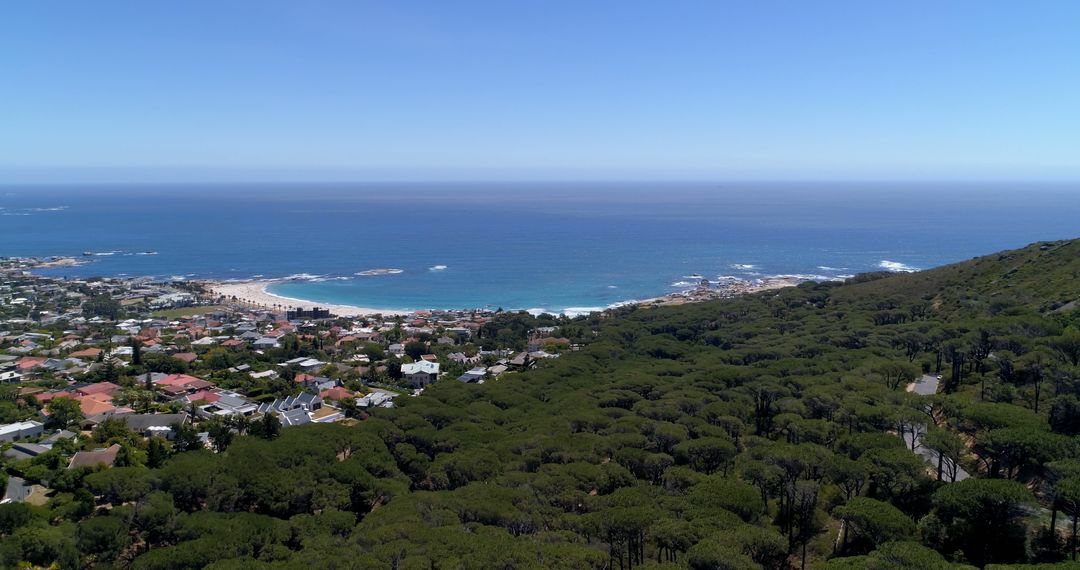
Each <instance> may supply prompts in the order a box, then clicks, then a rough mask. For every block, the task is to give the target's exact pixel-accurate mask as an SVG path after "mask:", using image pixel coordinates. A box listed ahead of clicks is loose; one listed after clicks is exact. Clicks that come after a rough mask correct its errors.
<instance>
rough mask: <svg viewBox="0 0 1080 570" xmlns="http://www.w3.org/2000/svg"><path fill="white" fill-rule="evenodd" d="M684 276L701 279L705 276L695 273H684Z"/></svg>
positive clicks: (685, 277)
mask: <svg viewBox="0 0 1080 570" xmlns="http://www.w3.org/2000/svg"><path fill="white" fill-rule="evenodd" d="M682 278H683V279H699V280H700V279H704V278H705V276H703V275H699V274H697V273H694V274H692V275H683V276H682Z"/></svg>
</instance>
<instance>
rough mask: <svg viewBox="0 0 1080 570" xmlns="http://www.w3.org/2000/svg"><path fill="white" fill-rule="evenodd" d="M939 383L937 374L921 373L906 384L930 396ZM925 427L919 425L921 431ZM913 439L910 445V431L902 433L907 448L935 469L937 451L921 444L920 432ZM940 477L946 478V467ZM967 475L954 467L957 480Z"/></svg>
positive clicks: (913, 390) (967, 475)
mask: <svg viewBox="0 0 1080 570" xmlns="http://www.w3.org/2000/svg"><path fill="white" fill-rule="evenodd" d="M940 383H941V381H940V380H939V379H938V377H937V376H935V375H933V374H923V375H922V377H920V378H919V379H918V380H916V381H915V382H912V383H911V384H910V385H909V386H908V388H909V391H911V392H914V393H915V394H918V395H920V396H932V395H934V394H937V391H938V385H939V384H940ZM925 429H926V428H925V426H920V429H919V431H920V432H922V431H925ZM914 439H915V444H914V445H912V442H911V440H912V435H911V433H910V432H909V433H905V434H904V443H905V444H907V446H908V449H914V450H915V453H918V454H919V455H921V456H922V457H923V458H924V459H926V461H927V462H929V463H930V466H931V467H933V468H934V470H935V471H936V470H937V464H938V453H937V452H936V451H934V450H933V449H930V448H929V447H925V446H923V444H922V435H921V434H920V435H919V436H918V437H916V438H914ZM948 461H949V460H948V459H946V460H945V462H946V464H947V463H948ZM942 477H946V480H948V467H946V469H945V473H942ZM969 477H971V475H969V474H968V472H967V471H964V470H963V469H962V468H961V467H959V466H957V468H956V480H957V481H963V480H964V479H967V478H969Z"/></svg>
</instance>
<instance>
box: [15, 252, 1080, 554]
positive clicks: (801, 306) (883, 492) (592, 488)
mask: <svg viewBox="0 0 1080 570" xmlns="http://www.w3.org/2000/svg"><path fill="white" fill-rule="evenodd" d="M1078 299H1080V241H1070V242H1054V243H1043V244H1035V245H1033V246H1029V247H1027V248H1024V249H1021V250H1017V251H1010V252H1004V253H1000V254H995V255H991V256H987V257H983V258H979V259H975V260H972V261H968V262H964V263H959V264H955V265H951V266H946V267H942V268H938V269H934V270H930V271H925V272H920V273H913V274H884V273H883V274H867V275H860V276H858V277H856V278H854V279H851V280H849V282H847V283H843V284H841V283H822V284H818V283H806V284H803V285H801V286H799V287H793V288H787V289H782V290H777V291H771V292H765V293H759V294H754V295H747V296H742V297H739V298H735V299H730V300H724V301H712V302H705V303H696V304H687V305H682V306H677V307H662V308H647V309H646V308H633V307H628V308H624V309H621V310H619V311H616V312H615V313H607V314H602V315H594V316H592V317H587V318H583V319H578V320H575V321H572V322H570V323H568V324H565V325H564V326H563V329H562V331H561V334H563V335H564V336H567V337H569V338H571V339H572V340H574V341H575V342H581V343H582V344H583V346H584V347H583V348H582V350H581V351H579V352H573V353H567V354H564V355H563V356H562V357H561V358H559V359H556V360H553V361H547V362H544V363H541V364H540V365H538V366H537V368H535V369H533V370H529V371H526V372H521V373H514V374H508V375H506V376H504V377H503V378H501V379H500V380H498V381H493V382H488V383H486V384H483V385H473V384H462V383H459V382H455V381H444V382H438V383H436V384H435V385H433V386H432V387H430V388H429V389H428V390H427V392H426V393H424V394H423V396H421V397H415V398H409V397H402V398H399V399H398V400H397V402H398V406H397V407H396V408H394V409H378V410H376V411H375V412H373V413H372V414H371V416H370V417H367V418H366V419H363V420H362V421H358V422H355V424H354V425H312V426H306V427H301V428H293V429H285V430H276V429H269V428H267V429H253V430H250V431H251V432H254V433H247V434H243V435H237V436H236V437H235V438H232V437H229V438H222V444H221V445H219V447H220V449H219V451H218V452H216V453H215V452H211V451H209V450H205V449H197V450H196V449H195V448H199V447H201V446H198V445H194V444H193V443H192V442H191V441H187V440H185V439H184V438H187V437H189V435H190V434H186V435H185V434H182V436H183V437H182V438H181V440H180V441H179V442H178V444H175V445H174V444H170V445H169V446H167V447H166V446H163V445H162V444H161V443H160V442H150V443H149V444H147V443H146V442H143V441H135V439H138V438H134V437H133V436H132V435H131V434H128V433H124V431H123V430H122V429H117V430H114V432H113V433H110V431H109V430H104V431H103V432H102V433H101V434H99V435H98V437H100V438H102V443H103V444H104V443H108V442H110V441H117V440H127V441H129V442H130V443H131V445H132V446H133V447H139V448H140V449H141V451H139V452H136V453H133V454H131V457H126V458H125V459H124V461H122V462H121V463H122V464H124V465H125V466H121V467H115V468H112V469H107V470H101V471H97V472H93V471H91V470H85V469H76V470H65V469H63V467H64V465H61V464H58V461H57V459H56V458H57V457H58V453H50V454H44V455H42V456H39V457H38V458H35V459H34V465H33V466H32V467H31V469H36V470H37V471H38V473H39V475H40V474H41V473H47V475H45V476H44V477H45V478H46V479H48V480H49V483H50V486H52V487H53V488H55V489H58V491H59V492H58V493H57V494H56V496H55V497H54V498H53V499H51V500H50V502H49V503H48V504H47V505H46V506H44V507H32V506H28V505H25V504H16V505H3V506H0V563H2V564H3V565H4V566H5V567H12V566H15V565H17V564H18V563H20V561H24V562H28V563H30V564H36V565H43V566H48V565H50V564H53V563H56V564H57V565H58V566H59V567H60V568H81V567H93V568H109V567H120V568H137V569H166V568H169V569H171V568H205V567H209V568H215V569H228V568H305V569H313V568H393V569H424V570H431V569H456V568H468V569H510V568H574V569H577V568H596V569H601V568H619V569H620V570H629V569H631V568H640V569H642V570H645V569H646V568H651V569H654V570H658V569H678V568H693V569H713V568H715V569H753V568H765V569H772V570H781V569H784V568H799V567H807V568H825V569H878V568H881V569H886V568H889V569H891V568H910V569H924V568H965V567H971V566H977V567H984V566H985V567H989V568H1011V567H1012V566H1011V565H1013V564H1040V565H1042V566H1040V567H1042V568H1048V567H1051V566H1052V567H1055V568H1056V567H1062V568H1065V567H1074V566H1072V565H1071V564H1072V563H1071V562H1070V561H1071V560H1075V559H1076V552H1077V544H1076V542H1077V540H1076V535H1077V522H1078V518H1080V445H1078V442H1080V440H1078V439H1077V434H1080V330H1078V328H1080V311H1078V310H1077V308H1076V304H1077V300H1078ZM923 374H930V375H932V376H937V375H939V374H940V375H941V376H942V379H941V389H940V390H939V391H938V393H936V394H933V395H917V394H914V393H910V392H908V391H906V390H905V388H906V387H907V385H908V384H909V383H910V382H912V381H914V380H915V379H916V378H918V377H920V376H922V375H923ZM905 435H906V436H907V438H908V439H907V440H905V439H903V438H902V437H901V436H905ZM913 440H915V441H918V442H919V443H920V447H922V448H925V449H920V450H919V451H923V452H924V453H925V452H927V450H930V452H931V453H932V454H933V455H932V456H933V457H936V458H937V461H928V460H927V459H925V458H924V457H923V456H921V455H920V454H918V453H916V452H913V451H912V449H911V447H912V446H911V445H910V444H909V443H908V442H909V441H913ZM140 446H141V447H140ZM50 462H51V463H50ZM962 473H963V474H970V475H971V477H970V478H967V479H964V478H963V477H962V476H958V474H962ZM960 479H962V480H960ZM1075 567H1077V568H1080V565H1077V566H1075Z"/></svg>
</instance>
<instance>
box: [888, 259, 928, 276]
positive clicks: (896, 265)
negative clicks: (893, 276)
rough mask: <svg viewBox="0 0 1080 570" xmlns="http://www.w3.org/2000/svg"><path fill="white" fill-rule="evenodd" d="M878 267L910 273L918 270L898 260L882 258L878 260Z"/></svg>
mask: <svg viewBox="0 0 1080 570" xmlns="http://www.w3.org/2000/svg"><path fill="white" fill-rule="evenodd" d="M878 267H880V268H882V269H884V270H886V271H895V272H897V273H912V272H914V271H918V270H919V269H918V268H916V267H912V266H910V265H907V264H904V263H900V262H899V261H889V260H888V259H883V260H881V261H879V262H878Z"/></svg>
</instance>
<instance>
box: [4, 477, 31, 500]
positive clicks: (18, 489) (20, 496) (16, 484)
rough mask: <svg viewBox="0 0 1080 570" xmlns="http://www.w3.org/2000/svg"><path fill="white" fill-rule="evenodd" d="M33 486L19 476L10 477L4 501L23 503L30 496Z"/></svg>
mask: <svg viewBox="0 0 1080 570" xmlns="http://www.w3.org/2000/svg"><path fill="white" fill-rule="evenodd" d="M32 490H33V486H32V485H30V483H27V482H26V481H25V480H24V479H20V478H19V477H8V484H7V489H5V491H4V496H3V501H4V502H12V503H21V502H23V501H25V500H26V498H27V497H29V496H30V492H31V491H32Z"/></svg>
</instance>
